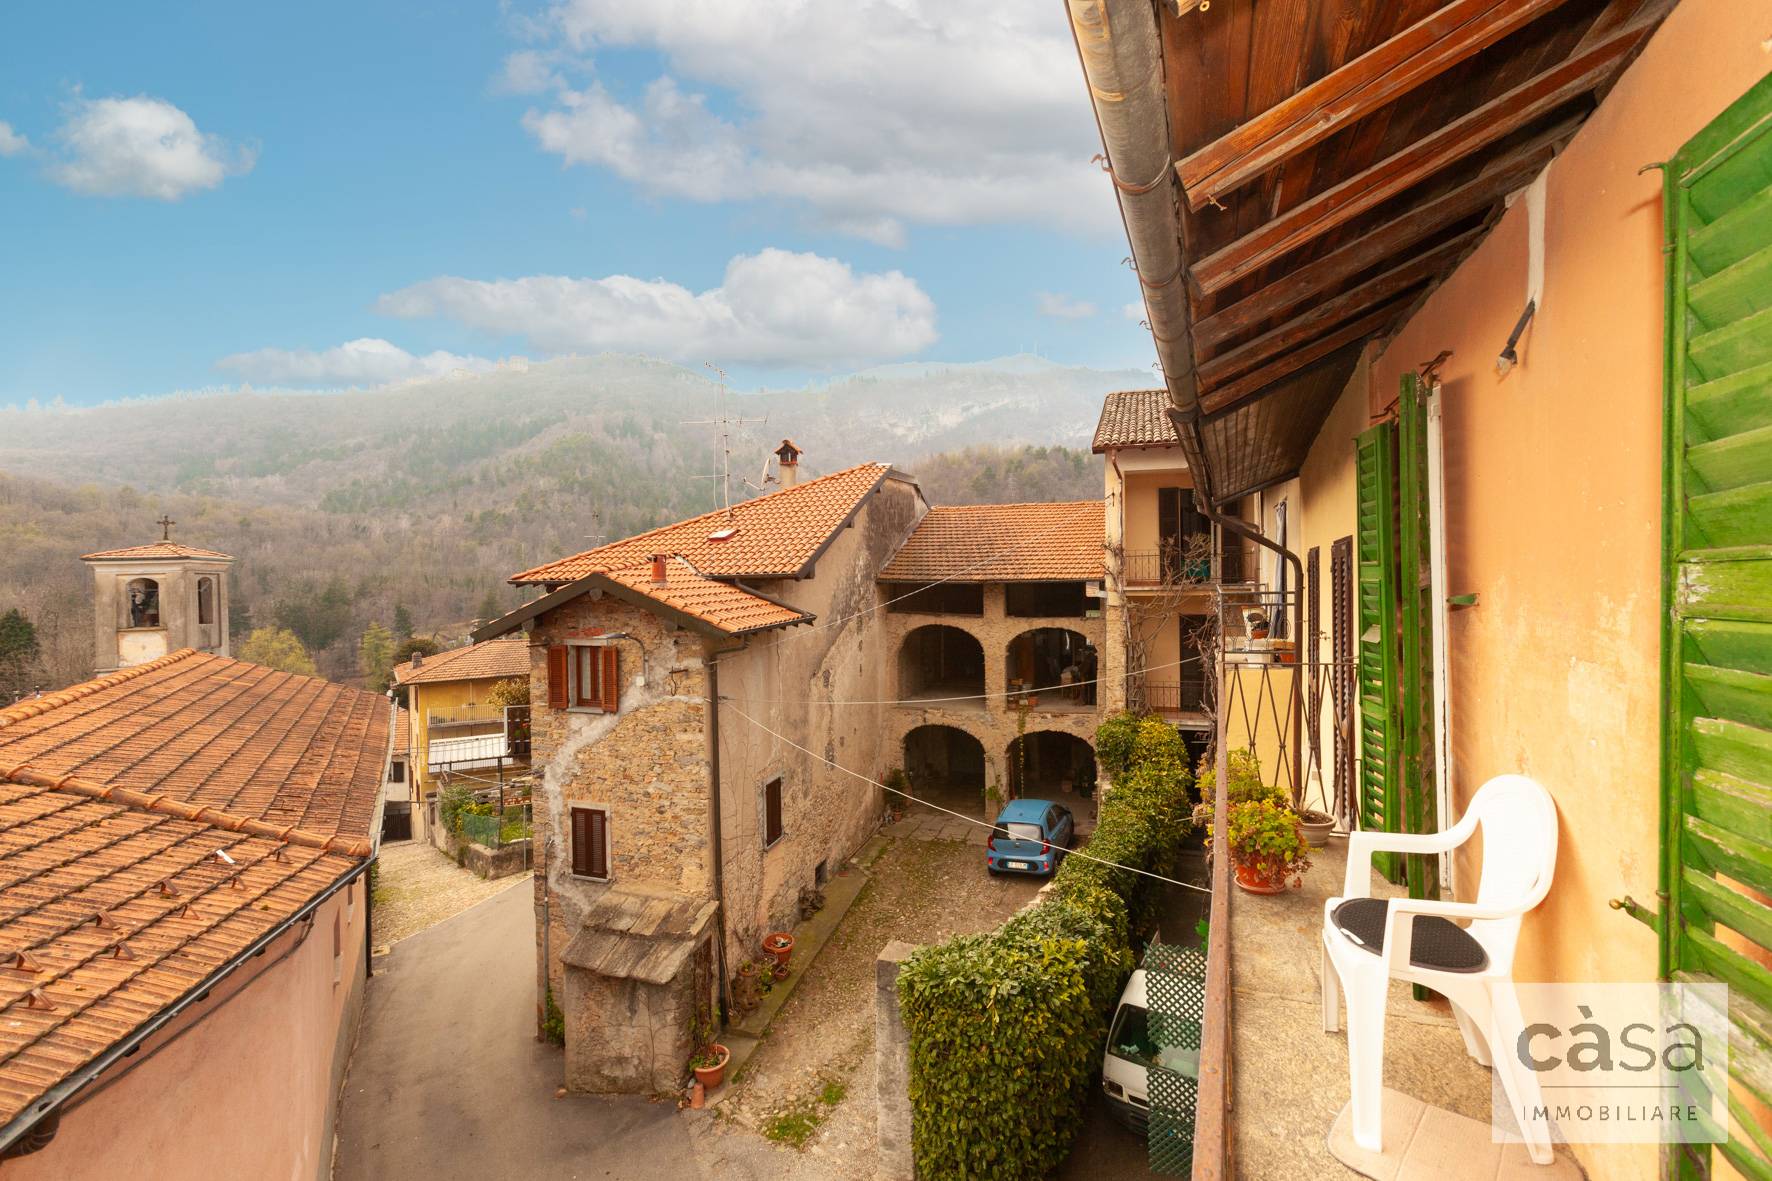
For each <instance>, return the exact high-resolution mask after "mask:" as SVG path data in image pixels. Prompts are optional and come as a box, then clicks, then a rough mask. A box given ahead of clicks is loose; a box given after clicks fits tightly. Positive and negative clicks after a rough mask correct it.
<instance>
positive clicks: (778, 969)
mask: <svg viewBox="0 0 1772 1181" xmlns="http://www.w3.org/2000/svg"><path fill="white" fill-rule="evenodd" d="M792 971H793V969H792V968H790V967H788V966H787V964H786V963H785V962H784V961H781V960H777V961H776V962H775V963H773V964H771V965H770V966H769V974H770V976H772V977H774V978H775V982H776V983H777V984H780V983H781V982H782V981H783V980H786V979H787V978H788V973H789V972H792Z"/></svg>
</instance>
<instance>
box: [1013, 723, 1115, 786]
mask: <svg viewBox="0 0 1772 1181" xmlns="http://www.w3.org/2000/svg"><path fill="white" fill-rule="evenodd" d="M1003 762H1004V766H1005V767H1007V768H1008V777H1009V794H1010V795H1011V796H1018V797H1019V796H1033V797H1036V798H1040V799H1052V800H1058V801H1059V802H1061V803H1062V802H1064V801H1065V799H1066V796H1067V795H1069V796H1070V797H1072V798H1075V797H1076V796H1078V795H1079V794H1080V789H1082V788H1085V787H1087V788H1090V789H1093V787H1094V784H1095V747H1094V745H1093V744H1092V743H1091V742H1090V741H1089V739H1087V738H1085V737H1083V736H1082V735H1080V734H1075V733H1072V732H1071V731H1069V730H1030V731H1028V732H1027V733H1026V734H1018V735H1016V736H1015V738H1013V739H1011V740H1010V743H1009V745H1008V747H1007V748H1006V749H1005V750H1004V752H1003ZM1067 787H1068V789H1069V791H1068V792H1067V790H1066V789H1067Z"/></svg>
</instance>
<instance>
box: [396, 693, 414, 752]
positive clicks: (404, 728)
mask: <svg viewBox="0 0 1772 1181" xmlns="http://www.w3.org/2000/svg"><path fill="white" fill-rule="evenodd" d="M411 749H412V715H411V714H409V713H408V712H407V711H406V707H405V706H403V705H402V706H398V707H396V708H395V710H394V753H395V754H397V755H403V754H406V753H407V752H409V751H410V750H411Z"/></svg>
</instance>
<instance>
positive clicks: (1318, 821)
mask: <svg viewBox="0 0 1772 1181" xmlns="http://www.w3.org/2000/svg"><path fill="white" fill-rule="evenodd" d="M1294 810H1295V811H1296V812H1297V813H1298V823H1299V824H1300V825H1301V826H1302V827H1303V828H1304V839H1305V840H1306V841H1308V842H1310V846H1311V848H1313V849H1321V848H1322V847H1323V846H1324V845H1327V844H1328V843H1329V834H1330V833H1332V832H1334V831H1335V817H1333V816H1331V815H1329V813H1327V812H1319V811H1317V810H1316V809H1315V808H1296V809H1294Z"/></svg>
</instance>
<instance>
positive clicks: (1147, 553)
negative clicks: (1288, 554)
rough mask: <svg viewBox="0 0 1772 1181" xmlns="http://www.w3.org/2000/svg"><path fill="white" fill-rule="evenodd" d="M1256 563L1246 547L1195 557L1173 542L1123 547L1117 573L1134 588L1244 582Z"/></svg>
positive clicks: (1253, 575) (1253, 572) (1250, 579)
mask: <svg viewBox="0 0 1772 1181" xmlns="http://www.w3.org/2000/svg"><path fill="white" fill-rule="evenodd" d="M1259 570H1260V564H1259V562H1258V560H1257V559H1256V557H1255V555H1254V554H1253V553H1251V552H1249V551H1248V550H1243V549H1230V550H1225V551H1224V552H1223V553H1220V554H1213V555H1201V556H1198V557H1195V556H1192V555H1187V554H1183V553H1182V552H1181V551H1180V550H1178V549H1177V548H1175V547H1173V546H1164V547H1162V548H1159V549H1142V550H1127V551H1126V553H1125V564H1124V568H1123V570H1122V572H1121V577H1122V579H1123V580H1124V581H1125V584H1126V585H1127V586H1129V587H1132V588H1134V589H1137V588H1140V587H1153V586H1165V585H1178V584H1182V583H1188V582H1194V583H1202V584H1204V583H1213V582H1219V583H1248V582H1253V581H1255V578H1256V573H1257V571H1259Z"/></svg>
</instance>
